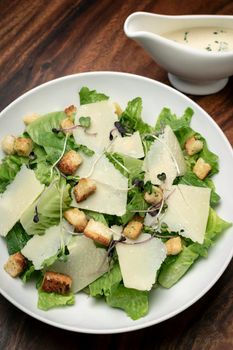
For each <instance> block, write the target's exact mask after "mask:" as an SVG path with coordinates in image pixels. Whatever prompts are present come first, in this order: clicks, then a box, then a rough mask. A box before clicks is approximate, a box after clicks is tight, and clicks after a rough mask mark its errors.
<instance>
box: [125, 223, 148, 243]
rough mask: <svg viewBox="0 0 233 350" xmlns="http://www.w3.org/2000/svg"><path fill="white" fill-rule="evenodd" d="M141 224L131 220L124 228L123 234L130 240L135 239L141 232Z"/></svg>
mask: <svg viewBox="0 0 233 350" xmlns="http://www.w3.org/2000/svg"><path fill="white" fill-rule="evenodd" d="M142 227H143V224H142V223H141V222H140V221H136V220H132V221H130V222H129V223H128V224H127V225H126V226H125V228H124V230H123V234H124V235H125V236H126V237H128V238H130V239H136V238H138V236H139V235H140V233H141V232H142Z"/></svg>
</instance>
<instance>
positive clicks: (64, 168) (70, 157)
mask: <svg viewBox="0 0 233 350" xmlns="http://www.w3.org/2000/svg"><path fill="white" fill-rule="evenodd" d="M82 161H83V160H82V157H81V156H80V155H79V154H78V153H77V152H75V151H73V150H71V151H69V152H67V153H65V154H64V156H63V157H62V159H61V160H60V162H59V163H58V165H57V166H58V169H59V170H60V171H61V172H62V173H63V174H65V175H73V174H75V173H76V171H77V169H78V167H79V166H80V164H81V163H82Z"/></svg>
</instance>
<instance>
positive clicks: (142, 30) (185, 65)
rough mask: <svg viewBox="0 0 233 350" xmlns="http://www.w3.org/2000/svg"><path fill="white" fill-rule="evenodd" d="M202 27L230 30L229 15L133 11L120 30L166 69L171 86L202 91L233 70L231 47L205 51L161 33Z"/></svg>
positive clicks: (214, 87)
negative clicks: (158, 13) (161, 13)
mask: <svg viewBox="0 0 233 350" xmlns="http://www.w3.org/2000/svg"><path fill="white" fill-rule="evenodd" d="M205 27H209V28H213V27H214V28H223V29H224V28H226V29H228V30H233V16H212V15H190V16H186V15H185V16H164V15H157V14H152V13H147V12H135V13H133V14H131V15H130V16H129V17H128V18H127V19H126V21H125V24H124V31H125V34H126V36H127V37H128V38H130V39H133V40H135V41H136V42H137V43H138V44H139V45H140V46H142V47H143V48H144V49H145V50H146V51H147V52H148V53H149V54H150V55H151V56H152V58H153V59H154V60H155V61H156V62H157V63H158V64H159V65H160V66H162V67H163V68H164V69H166V70H167V71H168V77H169V80H170V82H171V84H172V85H173V86H175V87H176V88H177V89H179V90H181V91H183V92H186V93H190V94H195V95H206V94H211V93H215V92H218V91H220V90H221V89H222V88H224V86H225V85H226V84H227V82H228V77H229V76H231V75H232V74H233V50H230V51H224V52H209V51H207V50H206V51H205V50H204V49H203V50H201V49H197V48H194V47H192V46H189V45H185V44H183V43H179V42H176V41H174V40H171V39H168V38H166V37H164V34H165V33H170V32H176V31H179V30H185V29H186V28H191V29H193V28H205ZM201 39H202V37H201V36H200V40H201ZM215 42H217V41H215Z"/></svg>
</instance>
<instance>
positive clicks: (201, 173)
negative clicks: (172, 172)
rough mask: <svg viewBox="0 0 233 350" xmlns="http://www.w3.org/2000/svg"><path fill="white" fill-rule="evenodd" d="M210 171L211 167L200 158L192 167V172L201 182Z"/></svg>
mask: <svg viewBox="0 0 233 350" xmlns="http://www.w3.org/2000/svg"><path fill="white" fill-rule="evenodd" d="M211 169H212V167H211V165H210V164H209V163H206V162H205V161H204V159H202V158H198V160H197V162H196V164H195V165H194V167H193V172H194V174H196V175H197V177H199V179H201V180H203V179H204V178H205V177H206V176H207V175H208V174H209V172H210V171H211Z"/></svg>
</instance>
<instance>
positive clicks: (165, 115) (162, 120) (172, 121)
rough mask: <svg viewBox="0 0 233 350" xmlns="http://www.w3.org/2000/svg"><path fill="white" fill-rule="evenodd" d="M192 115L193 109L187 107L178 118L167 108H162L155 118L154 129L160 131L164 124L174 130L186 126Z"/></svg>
mask: <svg viewBox="0 0 233 350" xmlns="http://www.w3.org/2000/svg"><path fill="white" fill-rule="evenodd" d="M192 116H193V110H192V109H191V108H187V109H186V110H185V111H184V114H183V115H182V116H181V117H180V118H179V117H177V116H176V115H175V114H173V113H172V112H171V110H170V109H169V108H163V110H162V111H161V113H160V115H159V117H158V119H157V122H156V125H155V131H156V132H161V131H162V130H163V129H164V127H165V126H166V125H170V127H171V128H172V130H173V131H174V132H175V131H178V130H179V129H183V128H186V127H188V126H189V125H190V122H191V119H192Z"/></svg>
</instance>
